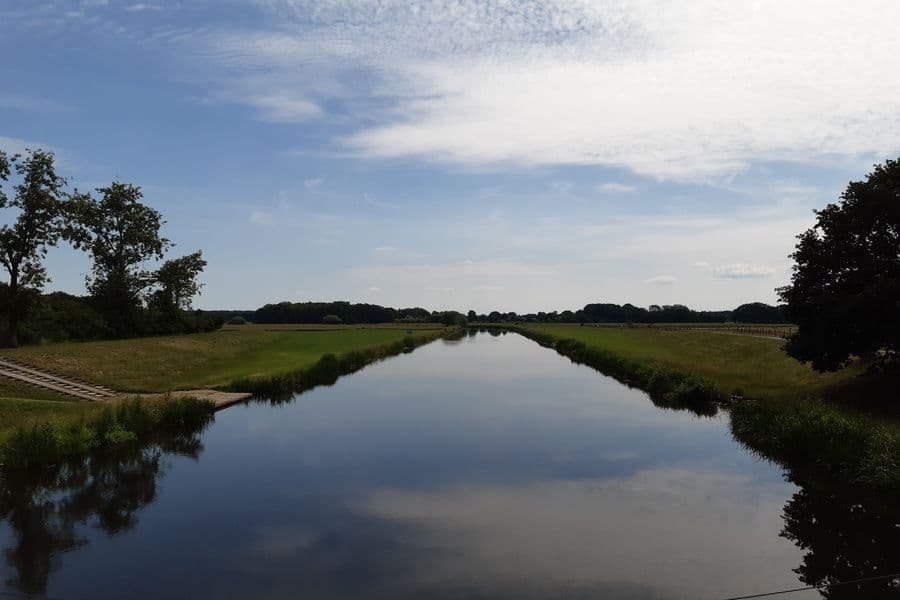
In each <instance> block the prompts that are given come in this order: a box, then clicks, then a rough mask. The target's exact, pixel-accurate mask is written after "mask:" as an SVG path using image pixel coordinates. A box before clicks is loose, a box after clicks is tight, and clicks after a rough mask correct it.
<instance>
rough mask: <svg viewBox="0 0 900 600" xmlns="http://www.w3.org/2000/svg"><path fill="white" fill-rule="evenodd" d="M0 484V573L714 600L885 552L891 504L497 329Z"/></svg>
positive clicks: (73, 583)
mask: <svg viewBox="0 0 900 600" xmlns="http://www.w3.org/2000/svg"><path fill="white" fill-rule="evenodd" d="M0 502H2V504H0V518H2V519H3V520H2V521H0V547H2V548H3V550H4V556H3V560H2V565H0V570H2V574H3V578H2V582H3V584H4V585H5V586H6V587H5V588H2V589H3V590H5V592H6V593H9V594H21V593H27V594H34V595H38V596H40V595H43V594H46V595H47V596H50V597H55V598H125V597H128V598H158V597H184V598H188V597H189V598H232V597H254V598H298V597H303V598H411V597H417V598H418V597H427V598H613V599H619V598H627V599H637V598H641V599H644V598H653V599H669V598H721V597H726V596H736V595H742V594H750V593H758V592H765V591H772V590H777V589H783V588H793V587H798V586H800V585H803V582H804V581H813V582H815V583H818V582H820V581H823V579H824V580H829V578H831V579H830V580H832V581H833V580H838V579H847V578H852V577H858V576H864V575H868V574H871V573H872V569H873V568H875V569H876V570H877V569H878V568H883V569H889V568H891V567H897V566H898V565H897V564H896V563H897V562H898V555H900V553H898V552H897V550H898V548H900V543H898V535H900V534H898V531H900V527H897V526H896V520H895V519H893V518H892V517H891V515H890V514H889V513H882V512H879V510H878V509H876V508H871V507H865V506H857V505H854V504H851V503H849V502H845V501H843V500H841V499H840V498H838V497H835V496H833V495H830V494H824V495H823V494H818V495H817V494H814V493H812V492H809V491H806V490H803V489H800V488H798V487H796V486H795V485H793V484H791V483H788V482H786V481H785V480H784V477H783V474H782V471H781V470H780V469H779V468H777V467H775V466H773V465H771V464H769V463H767V462H765V461H761V460H759V459H758V458H756V457H754V456H753V455H751V454H749V453H748V452H747V451H745V450H743V449H742V448H741V447H740V446H739V445H738V444H737V443H736V442H734V441H733V440H732V438H731V436H730V434H729V432H728V427H727V420H726V419H724V418H721V417H716V418H706V417H698V416H696V415H693V414H692V413H690V412H687V411H670V410H662V409H660V408H657V407H655V406H654V405H653V404H652V402H651V401H650V400H649V399H648V397H647V396H646V395H645V394H643V393H641V392H638V391H635V390H630V389H627V388H626V387H624V386H622V385H620V384H619V383H617V382H615V381H614V380H612V379H609V378H606V377H603V376H601V375H599V374H598V373H597V372H596V371H593V370H591V369H588V368H586V367H580V366H576V365H573V364H571V363H570V362H569V361H568V360H566V359H565V358H563V357H561V356H559V355H557V354H555V353H553V352H552V351H549V350H546V349H544V348H541V347H540V346H538V345H537V344H535V343H533V342H531V341H529V340H526V339H525V338H522V337H519V336H516V335H502V336H499V335H497V336H493V335H487V334H479V335H477V336H473V337H468V338H464V339H463V340H460V341H452V342H451V341H440V342H436V343H434V344H431V345H429V346H426V347H424V348H421V349H419V350H417V351H416V352H414V353H413V354H409V355H403V356H400V357H397V358H394V359H391V360H388V361H385V362H382V363H380V364H377V365H374V366H371V367H369V368H367V369H365V370H364V371H362V372H359V373H357V374H355V375H352V376H349V377H345V378H342V379H341V380H339V381H338V383H337V384H336V385H334V386H332V387H329V388H319V389H316V390H313V391H311V392H308V393H306V394H303V395H301V396H298V397H296V398H295V399H294V400H293V401H291V402H289V403H286V404H283V405H278V406H273V405H270V404H268V403H253V404H249V405H246V406H239V407H235V408H231V409H229V410H226V411H223V412H221V413H219V414H217V416H216V420H215V423H214V424H213V425H212V426H211V427H210V428H208V429H207V430H206V431H205V432H203V433H201V434H198V435H193V436H191V435H187V436H183V437H182V438H180V439H175V440H164V441H161V442H160V443H159V444H156V445H153V446H149V447H147V448H143V449H139V450H138V449H136V450H133V451H131V452H128V453H124V454H118V455H116V456H111V457H105V458H102V459H97V460H96V461H94V463H92V464H90V465H86V466H83V467H82V468H70V469H67V470H64V471H63V472H54V473H47V474H44V475H42V476H41V477H39V478H34V477H32V478H29V479H27V480H23V481H7V482H5V483H4V489H3V491H2V498H0ZM854 511H855V512H854ZM897 570H900V569H897ZM881 572H888V571H881ZM848 592H849V590H843V591H841V590H840V589H839V588H834V589H833V591H832V594H831V596H830V597H832V598H843V597H848V598H849V597H865V596H860V595H859V590H856V591H855V592H854V593H853V594H849V593H848ZM895 592H896V590H892V589H891V588H889V587H887V586H886V585H878V586H875V587H870V588H867V594H866V596H868V597H894V596H893V595H891V594H893V593H895ZM878 594H880V595H878ZM786 597H789V598H791V599H792V600H794V599H797V598H819V597H821V595H820V594H819V593H818V592H812V591H809V592H802V593H797V594H792V595H790V596H786Z"/></svg>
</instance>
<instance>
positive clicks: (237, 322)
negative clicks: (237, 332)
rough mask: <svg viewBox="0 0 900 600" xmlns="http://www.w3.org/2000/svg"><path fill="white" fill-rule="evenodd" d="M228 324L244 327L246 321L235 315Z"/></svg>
mask: <svg viewBox="0 0 900 600" xmlns="http://www.w3.org/2000/svg"><path fill="white" fill-rule="evenodd" d="M228 324H229V325H246V324H247V319H245V318H244V317H242V316H240V315H236V316H234V317H231V318H230V319H228Z"/></svg>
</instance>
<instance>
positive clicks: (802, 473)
mask: <svg viewBox="0 0 900 600" xmlns="http://www.w3.org/2000/svg"><path fill="white" fill-rule="evenodd" d="M515 330H516V331H518V332H519V333H521V334H523V335H525V336H526V337H529V338H531V339H534V340H536V341H538V342H539V343H541V344H543V345H545V346H549V347H553V348H555V349H556V350H557V351H558V352H560V353H561V354H564V355H565V356H568V357H570V358H572V359H573V360H575V361H576V362H580V363H584V364H588V365H590V366H592V367H594V368H596V369H598V370H600V371H601V372H603V373H606V374H608V375H611V376H613V377H616V378H617V379H619V380H621V381H623V382H625V383H629V384H631V385H634V386H636V387H639V388H641V389H644V390H646V391H648V392H649V393H650V395H651V397H653V398H654V400H655V401H657V402H659V399H662V402H661V403H662V404H664V405H667V406H673V407H678V406H679V405H683V406H684V407H689V408H692V409H694V410H697V409H696V407H698V406H699V407H700V409H701V410H697V412H701V413H702V412H703V407H705V406H709V403H710V402H713V401H723V400H726V399H728V398H729V397H730V396H731V395H732V393H735V392H737V393H739V394H740V395H741V396H744V397H745V398H746V400H744V401H740V402H735V403H733V404H731V405H730V407H729V409H728V410H729V412H730V418H731V429H732V432H733V433H734V435H735V438H736V439H737V440H739V441H740V442H741V443H743V444H744V445H745V446H747V447H748V448H749V449H750V450H752V451H754V452H756V453H758V454H759V455H761V456H763V457H766V458H768V459H771V460H775V461H777V462H779V463H780V464H782V465H783V466H784V467H785V468H786V469H787V470H788V471H789V472H790V473H792V474H797V477H802V478H804V479H807V478H809V477H816V478H824V479H827V480H829V481H832V482H834V483H835V484H838V485H844V486H866V487H869V488H875V489H893V490H897V489H900V426H898V424H897V422H896V421H894V420H885V419H881V418H876V417H875V416H873V415H870V414H865V413H863V412H861V411H858V410H853V409H850V408H847V407H843V406H839V405H836V404H835V403H834V402H831V401H829V402H826V401H824V400H823V399H825V398H831V397H833V395H834V394H836V393H838V392H839V393H842V394H852V393H854V391H859V390H871V389H875V388H877V386H873V385H871V384H869V383H865V382H864V383H863V384H861V385H857V382H858V381H860V380H863V381H864V380H866V379H867V378H866V377H865V376H862V377H860V375H861V373H862V371H863V368H862V367H861V366H859V365H857V366H854V367H851V368H848V369H845V370H843V371H841V372H838V373H829V374H819V373H816V372H814V371H813V370H812V369H810V368H809V367H807V366H806V365H803V364H800V363H798V362H796V361H794V360H793V359H791V358H789V357H788V356H787V355H785V354H784V353H783V352H782V350H781V342H780V341H779V340H770V339H763V338H754V337H749V336H738V335H729V334H717V333H712V332H701V331H652V330H647V329H628V328H597V327H579V326H554V325H537V326H531V325H528V326H520V327H517V328H515ZM844 401H845V402H847V398H844ZM847 403H849V402H847ZM706 410H709V409H706Z"/></svg>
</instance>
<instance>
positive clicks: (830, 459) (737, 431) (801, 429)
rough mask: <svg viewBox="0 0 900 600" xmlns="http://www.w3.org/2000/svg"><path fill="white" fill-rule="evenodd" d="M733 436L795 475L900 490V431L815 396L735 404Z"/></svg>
mask: <svg viewBox="0 0 900 600" xmlns="http://www.w3.org/2000/svg"><path fill="white" fill-rule="evenodd" d="M731 431H732V433H733V434H734V437H735V438H736V439H737V440H739V441H740V442H741V443H743V444H744V445H745V446H746V447H747V448H749V449H750V450H752V451H754V452H756V453H757V454H759V455H761V456H763V457H766V458H769V459H773V460H775V461H778V462H779V463H781V464H782V465H784V466H785V467H786V468H787V469H788V470H789V471H791V473H792V476H793V478H794V479H797V478H798V477H799V478H803V477H804V475H808V474H809V473H815V474H816V475H817V476H819V477H826V478H827V479H829V480H832V481H835V482H840V483H843V484H847V485H853V486H865V487H868V488H880V489H894V490H898V489H900V431H898V430H897V428H896V427H891V426H890V425H887V424H885V423H881V422H878V421H876V420H874V419H872V418H869V417H867V416H865V415H861V414H857V413H853V412H850V411H846V410H840V409H837V408H835V407H834V406H831V405H828V404H823V403H821V402H818V401H816V400H808V399H807V400H800V399H798V400H793V401H786V400H777V401H776V400H773V399H771V398H761V399H758V400H754V401H752V402H745V403H739V404H735V405H734V406H733V407H732V408H731Z"/></svg>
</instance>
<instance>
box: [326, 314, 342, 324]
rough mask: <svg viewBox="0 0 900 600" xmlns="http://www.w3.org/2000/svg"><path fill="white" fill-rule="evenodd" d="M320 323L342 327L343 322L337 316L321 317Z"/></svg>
mask: <svg viewBox="0 0 900 600" xmlns="http://www.w3.org/2000/svg"><path fill="white" fill-rule="evenodd" d="M322 322H323V323H325V324H326V325H343V324H344V320H343V319H342V318H340V317H339V316H337V315H325V316H324V317H322Z"/></svg>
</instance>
